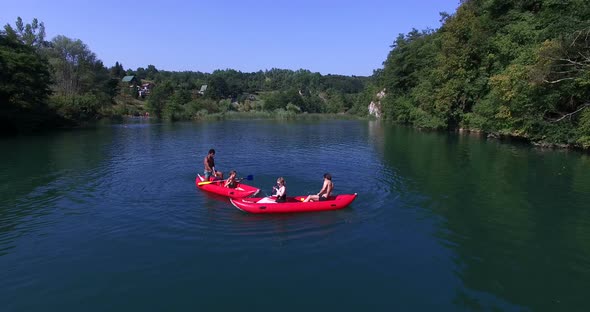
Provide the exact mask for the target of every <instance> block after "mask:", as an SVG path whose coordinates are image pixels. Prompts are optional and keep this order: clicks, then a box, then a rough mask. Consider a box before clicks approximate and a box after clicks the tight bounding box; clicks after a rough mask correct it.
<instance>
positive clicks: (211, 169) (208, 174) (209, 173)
mask: <svg viewBox="0 0 590 312" xmlns="http://www.w3.org/2000/svg"><path fill="white" fill-rule="evenodd" d="M203 164H204V165H205V171H204V173H205V180H212V179H211V178H213V180H215V179H223V173H222V172H221V171H217V170H215V150H214V149H210V150H209V154H207V156H206V157H205V159H204V160H203Z"/></svg>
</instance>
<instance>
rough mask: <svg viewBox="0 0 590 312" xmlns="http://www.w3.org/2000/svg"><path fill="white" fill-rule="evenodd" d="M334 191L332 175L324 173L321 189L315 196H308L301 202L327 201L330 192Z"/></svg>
mask: <svg viewBox="0 0 590 312" xmlns="http://www.w3.org/2000/svg"><path fill="white" fill-rule="evenodd" d="M333 189H334V183H332V175H330V174H329V173H324V185H322V189H321V190H320V192H319V193H317V194H316V195H309V196H307V198H306V199H304V200H303V202H304V203H306V202H310V201H323V200H327V199H328V198H329V197H330V195H332V190H333Z"/></svg>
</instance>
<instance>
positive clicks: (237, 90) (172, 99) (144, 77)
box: [0, 0, 590, 149]
mask: <svg viewBox="0 0 590 312" xmlns="http://www.w3.org/2000/svg"><path fill="white" fill-rule="evenodd" d="M393 37H395V35H394V34H392V38H393ZM188 66H197V67H198V64H187V67H188ZM125 79H127V80H128V79H133V80H132V81H124V80H125ZM0 82H1V84H0V133H3V134H6V133H19V132H28V131H34V130H43V129H48V128H56V127H75V126H79V125H81V124H84V123H87V122H91V121H94V120H98V119H101V118H113V117H115V118H116V117H123V116H144V115H146V114H149V116H150V117H155V118H162V119H167V120H191V119H202V118H224V117H226V116H228V115H231V114H232V113H240V114H242V115H240V116H248V115H249V114H254V115H256V116H260V114H265V116H268V117H269V118H291V117H293V118H294V117H297V116H305V115H308V114H333V116H337V115H340V116H360V117H371V116H370V114H369V111H368V106H369V103H376V104H377V105H376V106H377V107H378V109H379V112H380V113H381V116H380V118H382V119H384V120H386V121H391V122H396V123H402V124H407V125H410V126H414V127H418V128H423V129H437V130H445V131H449V130H451V131H455V130H465V131H475V132H481V133H484V134H486V135H488V136H491V137H516V138H520V139H524V140H526V141H529V142H532V143H534V144H539V145H545V146H562V147H576V148H583V149H589V148H590V98H589V96H590V5H589V4H588V3H587V1H584V0H571V1H568V0H517V1H509V0H464V1H461V3H460V5H459V7H458V9H457V10H456V12H454V13H452V14H449V13H444V12H443V13H441V26H440V27H439V28H438V29H425V30H416V29H414V30H412V31H410V32H409V33H407V34H399V35H398V36H397V38H395V40H393V43H392V45H391V50H390V51H389V54H388V55H387V57H386V59H385V60H384V62H383V67H382V68H379V69H375V70H374V71H373V75H372V76H371V77H360V76H342V75H321V74H320V73H314V72H311V71H309V70H305V69H300V70H296V71H294V70H287V69H277V68H273V69H270V70H260V71H258V72H252V73H243V72H240V71H237V70H233V69H223V70H221V69H220V70H216V71H214V72H212V73H202V72H193V71H185V72H173V71H166V70H162V69H160V70H159V69H157V68H156V67H155V66H154V65H147V66H146V67H145V68H143V67H140V68H137V69H129V68H128V69H126V68H124V66H123V64H120V63H118V62H117V63H115V64H114V65H112V66H111V67H107V66H105V65H104V64H103V63H102V61H101V60H100V59H99V58H98V57H97V56H96V55H95V54H94V53H93V52H92V51H91V50H90V49H89V48H88V46H87V45H86V44H84V43H83V42H82V41H81V40H79V39H71V38H68V37H66V36H63V35H59V36H56V37H55V38H53V39H51V40H50V41H46V39H45V26H44V24H43V23H42V22H39V21H38V20H36V19H34V20H33V21H32V22H31V23H30V24H25V23H24V22H23V21H22V20H21V19H20V18H18V19H17V20H16V23H15V25H14V26H12V25H10V24H7V25H5V26H4V30H3V31H1V32H0ZM142 88H143V89H142ZM378 94H382V95H384V96H383V97H378V96H377V95H378Z"/></svg>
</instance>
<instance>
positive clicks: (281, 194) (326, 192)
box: [203, 149, 334, 203]
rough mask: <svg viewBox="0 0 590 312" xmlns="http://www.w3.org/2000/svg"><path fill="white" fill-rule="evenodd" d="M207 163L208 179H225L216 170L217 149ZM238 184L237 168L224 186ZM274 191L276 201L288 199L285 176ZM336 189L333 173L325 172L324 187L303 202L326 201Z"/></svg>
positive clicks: (204, 161) (230, 186)
mask: <svg viewBox="0 0 590 312" xmlns="http://www.w3.org/2000/svg"><path fill="white" fill-rule="evenodd" d="M203 164H204V165H205V170H204V174H205V179H206V180H208V181H214V180H223V172H221V171H218V170H215V149H210V150H209V153H208V154H207V156H205V159H204V160H203ZM237 184H238V181H237V172H236V171H235V170H232V171H230V173H229V177H228V178H227V179H226V180H225V183H224V184H223V186H225V187H229V188H235V187H236V186H237ZM272 189H273V193H274V195H275V196H276V202H277V203H281V202H285V201H286V200H287V185H286V183H285V179H284V178H283V177H279V178H278V179H277V185H276V186H273V188H272ZM333 189H334V183H333V182H332V175H331V174H329V173H324V183H323V185H322V189H321V190H320V191H319V192H318V193H317V194H310V195H308V196H307V197H306V198H305V199H304V200H303V202H313V201H324V200H327V199H328V198H329V197H330V195H332V190H333Z"/></svg>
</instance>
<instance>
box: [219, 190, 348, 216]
mask: <svg viewBox="0 0 590 312" xmlns="http://www.w3.org/2000/svg"><path fill="white" fill-rule="evenodd" d="M356 196H357V193H354V194H341V195H336V196H330V198H328V200H323V201H315V202H306V203H304V202H302V200H303V199H305V197H306V196H294V197H287V201H286V202H284V203H277V202H275V197H274V196H270V197H262V198H236V199H230V201H231V203H232V204H233V205H234V206H235V207H236V208H238V209H240V210H242V211H246V212H249V213H290V212H310V211H322V210H337V209H342V208H344V207H346V206H348V205H350V203H352V202H353V201H354V199H355V198H356Z"/></svg>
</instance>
